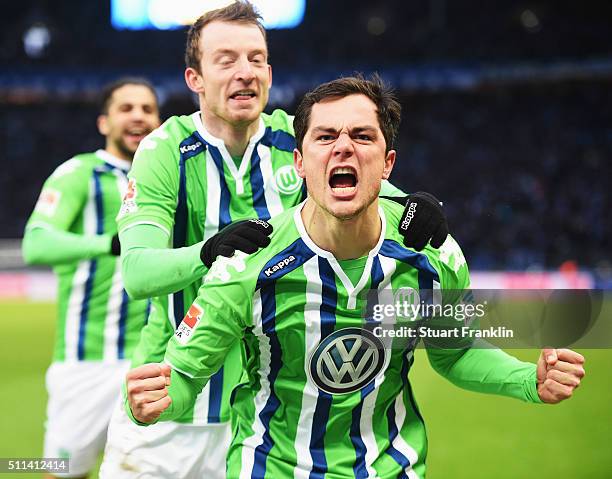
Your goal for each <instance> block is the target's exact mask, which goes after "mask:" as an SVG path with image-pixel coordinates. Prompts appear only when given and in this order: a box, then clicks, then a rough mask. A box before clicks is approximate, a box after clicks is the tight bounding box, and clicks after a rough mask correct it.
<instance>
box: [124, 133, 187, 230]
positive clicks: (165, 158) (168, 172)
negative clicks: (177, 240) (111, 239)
mask: <svg viewBox="0 0 612 479" xmlns="http://www.w3.org/2000/svg"><path fill="white" fill-rule="evenodd" d="M175 150H176V151H175ZM177 152H178V149H176V148H172V147H171V146H170V138H169V136H168V134H167V133H166V132H165V131H164V125H162V126H161V127H160V128H158V129H157V130H154V131H153V132H152V133H151V134H149V135H148V136H147V137H146V138H145V139H144V140H142V141H141V142H140V145H139V146H138V150H137V151H136V154H135V155H134V161H133V162H132V168H131V170H130V172H129V173H128V177H129V179H130V181H129V183H128V191H127V193H126V195H125V196H124V198H123V204H122V205H121V209H120V211H119V215H118V216H117V226H118V230H119V232H121V231H123V230H125V229H127V228H131V227H132V226H134V225H138V224H150V225H154V226H157V227H159V228H160V229H162V230H164V231H165V232H166V233H167V235H168V236H170V232H171V231H172V227H173V225H174V214H175V211H176V202H177V198H178V188H179V169H178V156H177V155H178V153H177Z"/></svg>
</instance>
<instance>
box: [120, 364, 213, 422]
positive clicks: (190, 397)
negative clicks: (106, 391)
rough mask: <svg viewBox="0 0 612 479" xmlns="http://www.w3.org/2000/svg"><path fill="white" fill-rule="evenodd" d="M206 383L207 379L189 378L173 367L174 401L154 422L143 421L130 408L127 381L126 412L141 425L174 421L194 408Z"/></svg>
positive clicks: (124, 402) (171, 387) (172, 386)
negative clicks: (183, 412)
mask: <svg viewBox="0 0 612 479" xmlns="http://www.w3.org/2000/svg"><path fill="white" fill-rule="evenodd" d="M204 385H205V381H204V380H203V379H200V378H195V379H194V378H189V377H187V376H185V375H184V374H181V373H179V372H178V371H175V370H174V369H173V370H172V372H171V373H170V387H169V390H170V391H171V392H170V397H171V398H172V402H171V403H170V406H168V408H167V409H166V410H165V411H164V412H163V413H162V414H161V415H160V416H159V418H158V419H157V421H154V422H152V423H142V422H140V421H139V420H138V419H136V418H135V417H134V414H133V413H132V409H131V408H130V403H129V401H128V399H127V394H126V391H125V383H124V384H123V408H124V409H125V412H126V414H127V416H128V417H129V418H130V420H131V421H132V422H133V423H135V424H138V425H139V426H150V425H151V424H155V423H157V422H159V421H174V420H176V419H179V418H180V417H181V414H182V411H186V410H188V409H190V408H193V406H194V404H195V400H196V398H197V396H198V394H200V393H201V392H202V389H203V388H204Z"/></svg>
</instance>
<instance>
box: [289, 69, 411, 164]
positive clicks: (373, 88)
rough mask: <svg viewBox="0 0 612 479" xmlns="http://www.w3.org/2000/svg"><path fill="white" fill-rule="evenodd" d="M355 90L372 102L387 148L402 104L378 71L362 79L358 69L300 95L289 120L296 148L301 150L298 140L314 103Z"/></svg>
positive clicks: (353, 93)
mask: <svg viewBox="0 0 612 479" xmlns="http://www.w3.org/2000/svg"><path fill="white" fill-rule="evenodd" d="M359 94H361V95H365V96H367V97H368V98H369V99H370V100H372V102H374V104H375V105H376V113H377V115H378V123H379V125H380V129H381V130H382V133H383V136H384V137H385V143H386V144H387V145H386V148H387V151H389V150H391V149H392V148H393V145H394V144H395V137H396V135H397V131H398V129H399V124H400V119H401V113H402V107H401V106H400V104H399V102H398V101H397V98H396V96H395V93H394V92H393V90H392V89H391V88H390V87H389V86H388V85H386V84H385V83H384V82H383V80H382V79H381V78H380V76H378V74H374V75H372V76H371V77H370V78H367V79H366V78H365V77H364V76H363V75H362V74H360V73H358V74H356V75H355V76H352V77H346V78H339V79H337V80H333V81H330V82H327V83H323V84H322V85H319V86H318V87H316V88H315V89H314V90H312V91H309V92H308V93H306V94H305V95H304V97H303V98H302V101H301V102H300V104H299V105H298V107H297V111H296V112H295V119H294V120H293V127H294V129H295V141H296V143H297V147H298V150H299V151H300V152H301V151H302V143H303V141H304V136H305V135H306V131H307V130H308V124H309V123H310V112H311V111H312V106H313V105H314V104H315V103H321V102H323V101H325V100H331V99H337V98H344V97H346V96H349V95H359Z"/></svg>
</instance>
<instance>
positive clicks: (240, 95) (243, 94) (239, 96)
mask: <svg viewBox="0 0 612 479" xmlns="http://www.w3.org/2000/svg"><path fill="white" fill-rule="evenodd" d="M256 96H257V94H256V93H255V92H254V91H253V90H238V91H236V92H234V93H232V94H231V95H230V99H231V100H239V101H245V100H250V99H251V98H255V97H256Z"/></svg>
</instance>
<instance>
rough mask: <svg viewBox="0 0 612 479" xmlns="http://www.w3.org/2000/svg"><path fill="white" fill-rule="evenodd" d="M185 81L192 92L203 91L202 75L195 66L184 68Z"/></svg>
mask: <svg viewBox="0 0 612 479" xmlns="http://www.w3.org/2000/svg"><path fill="white" fill-rule="evenodd" d="M185 83H187V86H188V87H189V89H190V90H191V91H192V92H194V93H203V92H204V82H203V79H202V75H201V74H200V73H199V72H198V71H197V70H196V69H195V68H191V67H188V68H186V69H185Z"/></svg>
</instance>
